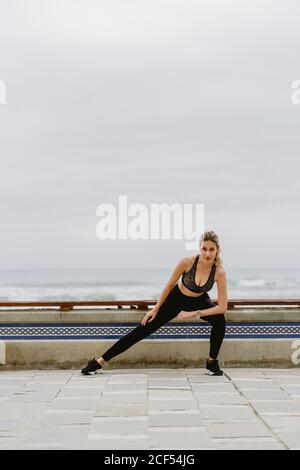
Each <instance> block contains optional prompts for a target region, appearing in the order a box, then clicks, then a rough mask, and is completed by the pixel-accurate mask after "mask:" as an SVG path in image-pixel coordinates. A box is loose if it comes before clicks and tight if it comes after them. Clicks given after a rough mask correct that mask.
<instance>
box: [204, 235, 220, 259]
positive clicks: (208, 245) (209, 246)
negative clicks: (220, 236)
mask: <svg viewBox="0 0 300 470" xmlns="http://www.w3.org/2000/svg"><path fill="white" fill-rule="evenodd" d="M217 251H218V250H217V247H216V244H215V243H214V242H212V241H210V240H207V241H205V242H202V243H201V246H200V253H201V256H202V258H203V259H205V261H208V262H209V261H213V260H214V259H215V257H216V254H217Z"/></svg>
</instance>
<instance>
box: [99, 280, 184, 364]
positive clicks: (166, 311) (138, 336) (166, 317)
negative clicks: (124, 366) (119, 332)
mask: <svg viewBox="0 0 300 470" xmlns="http://www.w3.org/2000/svg"><path fill="white" fill-rule="evenodd" d="M175 287H176V286H175ZM177 292H178V291H177V290H176V289H172V291H171V292H170V293H169V295H168V297H167V298H166V299H165V301H164V302H163V304H162V305H161V306H160V308H159V310H158V313H157V315H156V317H155V318H154V319H153V320H152V321H151V322H150V323H149V322H148V323H146V325H139V326H137V327H136V328H134V329H133V330H132V331H130V332H129V333H128V334H127V335H125V336H123V337H122V338H120V339H119V340H118V341H117V342H116V343H114V344H113V345H112V346H111V347H110V348H109V349H108V350H107V351H106V352H105V353H104V354H102V356H101V359H103V360H104V362H107V361H109V360H110V359H112V358H113V357H115V356H117V355H118V354H120V353H122V352H124V351H126V350H127V349H129V348H130V347H131V346H133V345H134V344H136V343H137V342H139V341H141V340H142V339H144V338H146V337H147V336H149V335H151V333H154V331H156V330H158V329H159V328H160V327H161V326H162V325H164V324H166V323H168V322H169V321H170V320H172V318H174V317H176V316H177V315H178V313H179V312H180V311H181V309H182V308H181V302H180V299H179V297H178V295H177ZM98 362H102V361H100V360H98ZM102 363H103V362H102Z"/></svg>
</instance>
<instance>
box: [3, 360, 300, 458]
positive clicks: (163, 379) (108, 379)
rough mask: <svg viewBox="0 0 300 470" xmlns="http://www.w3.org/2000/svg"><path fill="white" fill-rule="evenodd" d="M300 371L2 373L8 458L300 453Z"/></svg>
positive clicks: (134, 370) (5, 444)
mask: <svg viewBox="0 0 300 470" xmlns="http://www.w3.org/2000/svg"><path fill="white" fill-rule="evenodd" d="M299 436H300V369H299V368H295V369H271V368H266V369H263V368H259V369H254V368H251V369H247V368H243V369H239V368H237V369H235V368H229V369H226V371H225V375H223V376H219V377H218V376H216V377H213V376H208V375H206V374H205V371H204V370H203V369H202V370H201V369H195V368H193V369H184V368H181V369H178V370H176V369H167V368H164V369H158V368H153V369H140V370H139V369H113V370H109V369H106V370H104V372H103V374H100V375H95V376H83V375H81V374H80V371H78V370H43V371H40V370H30V371H1V372H0V449H112V450H113V449H170V450H171V449H276V450H280V449H298V448H300V442H299Z"/></svg>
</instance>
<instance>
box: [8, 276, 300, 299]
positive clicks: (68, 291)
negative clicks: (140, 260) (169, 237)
mask: <svg viewBox="0 0 300 470" xmlns="http://www.w3.org/2000/svg"><path fill="white" fill-rule="evenodd" d="M226 273H227V283H228V298H229V299H254V298H257V299H271V298H274V299H298V298H299V297H300V296H299V292H300V269H298V268H289V269H288V268H281V269H278V268H232V269H226ZM170 275H171V270H170V269H168V268H160V269H151V268H149V269H145V268H143V269H136V268H127V269H126V268H120V269H114V268H103V269H98V268H95V269H93V268H83V269H80V268H77V269H76V268H74V269H71V268H68V269H67V268H66V269H32V270H16V269H9V270H8V269H6V270H4V269H2V270H0V301H20V300H24V301H31V300H32V301H36V300H41V301H43V300H142V299H147V300H156V299H157V298H158V297H159V295H160V294H161V292H162V290H163V288H164V286H165V284H166V283H167V281H168V280H169V277H170ZM209 295H210V297H211V298H217V286H216V284H215V285H214V287H213V289H212V290H211V291H209Z"/></svg>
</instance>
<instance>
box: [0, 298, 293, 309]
mask: <svg viewBox="0 0 300 470" xmlns="http://www.w3.org/2000/svg"><path fill="white" fill-rule="evenodd" d="M212 301H213V302H214V303H217V300H215V299H212ZM156 302H157V301H156V300H153V299H151V300H144V299H143V300H49V301H45V300H43V301H40V300H37V301H27V300H26V301H23V300H19V301H4V302H0V308H1V309H3V308H5V307H8V308H21V307H26V308H31V307H33V308H38V307H39V308H45V307H57V308H58V309H59V310H61V311H68V310H73V309H74V307H75V308H76V307H117V308H118V309H122V308H123V307H130V309H139V310H148V308H149V306H154V305H155V304H156ZM248 306H250V307H261V308H271V307H283V306H284V307H287V308H295V307H300V299H281V300H279V299H230V300H229V301H228V309H227V310H234V309H236V308H241V307H248Z"/></svg>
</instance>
